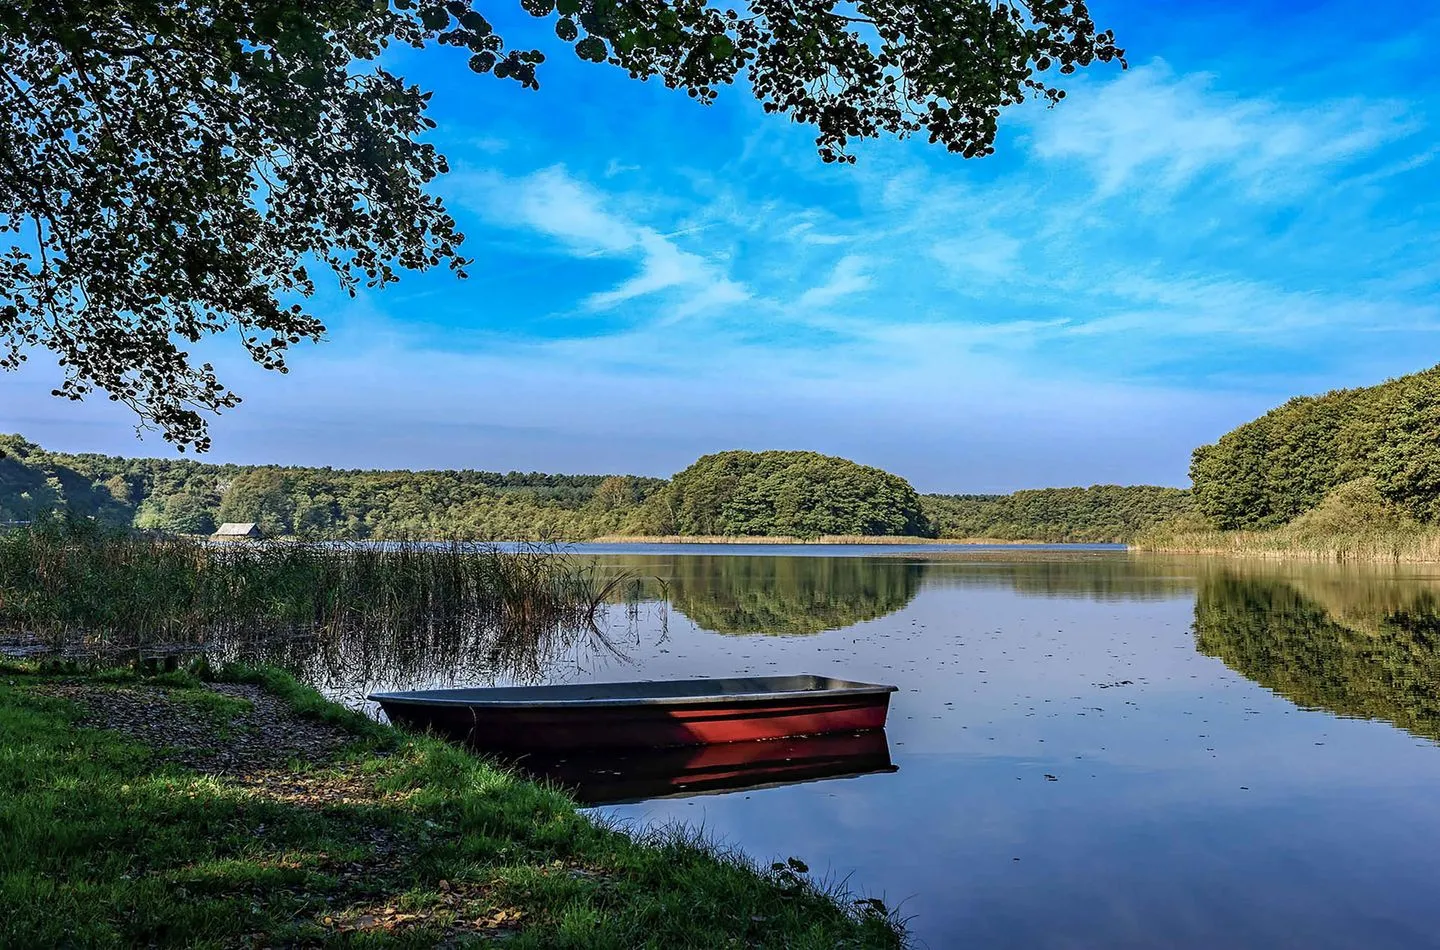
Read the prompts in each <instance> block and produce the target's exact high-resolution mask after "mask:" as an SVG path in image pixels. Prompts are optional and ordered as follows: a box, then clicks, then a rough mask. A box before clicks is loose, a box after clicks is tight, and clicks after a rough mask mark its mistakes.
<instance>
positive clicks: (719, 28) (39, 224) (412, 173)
mask: <svg viewBox="0 0 1440 950" xmlns="http://www.w3.org/2000/svg"><path fill="white" fill-rule="evenodd" d="M479 6H480V5H479V4H477V3H475V2H473V0H443V2H442V0H418V2H417V0H392V2H389V3H387V2H381V0H324V2H320V0H211V2H208V3H198V4H197V3H187V2H180V0H80V2H59V0H12V2H8V3H5V2H0V109H3V110H4V111H5V113H6V116H7V121H6V123H5V124H4V126H3V128H0V368H5V369H14V368H16V367H18V366H19V365H20V364H21V363H22V362H23V361H25V359H26V358H27V353H28V352H29V351H31V350H33V349H37V348H39V349H46V350H50V351H52V352H54V353H55V354H57V355H58V356H59V357H60V360H61V364H62V366H63V367H64V373H65V376H64V380H63V382H62V384H61V385H60V387H59V389H57V390H56V391H55V392H56V395H60V396H64V397H68V398H70V399H81V398H83V397H85V396H87V395H89V394H91V393H93V392H94V391H96V390H97V389H98V390H100V391H103V392H104V393H106V394H107V395H108V396H109V397H110V398H111V399H115V400H118V401H120V402H123V403H125V404H127V405H128V406H130V407H131V408H133V409H134V410H135V411H136V412H137V413H139V414H140V416H141V418H142V419H144V420H146V421H148V422H150V423H153V424H155V425H157V426H158V427H159V428H160V429H161V430H162V431H163V432H164V434H165V436H166V437H167V438H168V439H170V440H172V441H173V442H175V443H176V444H177V445H178V446H179V447H180V448H182V449H183V448H185V447H187V446H193V447H195V448H196V449H198V450H204V449H205V448H207V447H208V446H209V436H208V434H207V429H206V423H205V414H206V413H208V412H215V411H219V410H222V409H226V408H229V407H233V406H234V405H236V404H237V403H238V401H239V397H238V396H237V395H236V394H235V393H234V392H232V391H231V390H229V389H228V388H227V387H226V386H225V385H224V384H223V383H221V382H220V380H219V379H217V378H216V375H215V371H214V369H213V367H212V366H211V365H210V364H209V363H205V362H197V361H196V360H195V359H193V358H192V356H191V354H190V352H189V351H188V349H187V347H190V346H194V345H196V344H199V343H200V342H201V341H202V340H203V339H205V338H206V337H209V336H211V335H215V334H221V333H226V332H227V331H232V332H233V333H234V334H235V335H238V336H239V338H240V340H241V341H242V342H243V344H244V346H245V347H246V348H247V349H248V351H249V353H250V355H251V357H252V358H253V359H254V360H255V361H256V362H257V363H259V364H260V365H262V366H264V367H266V368H267V369H273V370H277V371H281V372H283V371H285V369H286V362H285V361H286V354H287V350H288V348H289V347H291V346H292V345H294V344H297V343H299V342H301V341H302V340H318V339H320V338H321V336H322V334H323V333H324V330H325V327H324V325H323V324H322V322H321V321H320V320H319V319H318V318H317V317H316V316H315V315H314V314H313V313H311V312H309V311H308V310H307V309H306V308H305V307H304V305H303V303H302V302H301V301H303V300H304V299H305V298H307V297H309V296H310V295H311V294H312V293H313V292H314V290H315V286H316V283H315V282H316V280H317V279H318V275H317V272H324V271H328V272H329V273H330V274H331V275H332V276H333V277H334V278H336V279H338V280H339V282H340V285H341V286H342V287H343V288H344V289H345V290H346V291H348V292H349V293H351V294H354V293H355V292H356V291H357V290H358V289H359V288H360V287H362V286H370V287H377V286H383V285H385V284H388V283H391V282H392V281H394V280H396V279H397V278H398V273H399V271H401V270H405V269H425V268H429V267H435V266H440V265H445V266H448V267H450V268H452V269H454V270H455V271H456V272H457V273H459V274H461V275H462V276H463V274H464V266H465V264H466V261H465V259H464V257H463V256H462V255H461V253H460V244H461V241H462V235H461V234H460V233H458V231H457V230H456V226H455V222H454V220H453V219H452V218H451V217H450V215H449V214H448V213H447V212H446V210H445V209H444V207H443V206H442V204H441V203H440V201H439V199H438V198H436V197H434V196H433V195H432V194H431V193H430V191H429V188H428V186H429V185H430V183H431V181H432V180H433V179H434V178H435V177H436V176H437V175H440V174H442V173H444V172H445V171H446V170H447V166H446V162H445V159H444V157H443V156H442V155H440V154H439V153H438V152H437V151H436V150H435V148H434V147H433V146H432V145H430V144H428V143H426V142H424V141H423V140H422V136H423V134H424V132H425V131H426V130H427V129H429V128H430V127H432V126H433V124H434V123H433V122H432V121H431V120H430V119H429V118H428V117H427V116H426V115H425V110H426V105H427V101H428V99H429V94H428V93H427V92H425V91H423V90H421V89H419V88H418V87H416V86H415V85H413V84H411V83H407V82H406V81H405V80H404V78H403V77H401V76H399V75H396V74H395V73H393V72H391V71H390V70H389V69H387V68H386V67H385V66H384V65H382V63H381V56H382V54H383V53H384V51H385V50H386V49H387V48H388V47H390V46H392V45H397V44H398V45H404V46H410V47H415V48H423V47H427V46H448V47H454V48H457V49H458V50H461V51H463V52H464V53H465V54H467V55H468V63H469V67H470V69H471V70H473V71H475V72H477V73H483V74H489V75H492V76H495V77H498V78H502V79H508V80H512V81H515V82H517V83H519V84H520V85H521V86H523V87H526V88H536V87H538V84H539V79H538V72H537V68H538V67H539V66H540V65H541V63H542V62H543V61H544V58H545V57H544V55H543V54H542V53H541V52H540V51H539V50H538V49H525V48H511V47H508V46H507V45H506V43H505V42H504V41H503V40H502V39H501V37H500V36H499V35H497V34H496V32H495V30H494V28H493V26H492V24H491V22H490V20H489V19H488V18H487V16H486V14H485V12H483V11H482V10H481V9H480V8H479ZM521 6H522V7H523V8H524V9H525V10H526V11H528V12H529V13H531V14H533V15H534V16H535V17H537V18H540V19H543V20H545V21H547V22H548V23H549V24H550V25H551V27H552V28H553V31H554V33H555V35H556V36H557V37H558V38H559V39H560V40H561V41H564V42H566V43H569V44H572V45H573V49H574V52H575V53H576V54H577V55H579V56H580V57H581V58H582V59H586V60H592V61H595V62H608V63H610V64H612V65H615V66H618V67H620V68H622V69H624V70H626V71H627V72H628V73H629V74H630V75H631V76H633V77H635V78H638V79H648V78H651V77H654V78H658V79H659V80H660V81H662V82H663V83H665V84H666V85H667V86H670V87H672V88H677V89H684V90H685V91H686V92H688V93H689V94H690V95H691V96H692V97H694V98H696V99H699V100H700V101H702V102H711V101H713V100H714V98H715V96H716V94H717V89H718V87H720V86H723V85H725V84H728V83H731V82H734V81H735V80H736V79H737V78H743V79H744V80H745V81H746V83H747V84H748V86H749V89H750V90H751V92H752V93H753V94H754V95H755V96H756V97H757V98H758V99H759V100H760V101H761V102H762V103H763V106H764V108H765V110H766V111H768V112H777V113H782V114H786V115H789V116H790V117H791V118H792V119H793V120H794V121H797V122H803V123H808V124H810V125H813V126H814V127H815V128H816V130H817V137H816V144H817V146H818V148H819V150H820V154H821V156H822V157H823V158H824V159H825V160H826V161H837V160H842V161H850V160H853V156H851V155H850V154H849V153H848V151H847V146H848V145H849V143H850V142H851V140H853V139H856V138H867V137H874V136H880V135H886V134H890V135H899V136H905V135H910V134H915V133H923V134H926V135H927V136H928V137H929V138H930V140H931V141H933V142H936V143H939V144H942V145H944V146H945V147H946V148H947V149H949V150H951V151H954V152H959V153H961V154H963V155H966V156H976V155H984V154H987V153H989V152H991V151H993V143H994V139H995V134H996V128H997V119H998V116H999V113H1000V111H1001V110H1002V109H1003V108H1004V107H1006V106H1009V105H1012V104H1014V103H1017V102H1019V101H1020V100H1021V99H1023V98H1025V97H1026V96H1035V97H1038V98H1040V99H1043V100H1045V101H1048V102H1052V103H1053V102H1058V101H1059V100H1060V99H1061V98H1062V97H1063V96H1064V92H1063V90H1061V89H1060V88H1058V86H1056V85H1055V83H1054V82H1053V81H1051V80H1050V79H1049V78H1047V77H1049V76H1051V75H1054V74H1059V75H1066V74H1069V73H1072V72H1074V71H1075V70H1076V69H1077V68H1079V67H1083V66H1086V65H1089V64H1090V63H1092V62H1095V61H1101V62H1107V61H1112V60H1117V59H1120V60H1121V62H1123V59H1121V56H1122V51H1121V50H1119V49H1117V48H1116V46H1115V42H1114V37H1113V36H1112V35H1111V34H1110V33H1109V32H1108V31H1101V30H1099V29H1097V27H1096V25H1095V23H1094V22H1093V20H1092V19H1091V17H1090V15H1089V12H1088V10H1087V9H1086V6H1085V4H1084V2H1083V0H1009V2H998V3H996V2H992V0H942V2H926V3H913V2H904V0H901V2H897V0H859V2H854V3H843V4H842V3H840V2H839V0H756V2H753V3H751V4H750V5H749V6H748V7H747V8H746V9H744V10H742V11H736V10H733V9H721V8H718V7H712V6H710V5H708V4H707V3H705V2H704V0H521ZM5 237H9V239H10V240H9V241H8V242H6V241H4V238H5ZM7 243H8V245H9V246H8V248H7V247H6V244H7Z"/></svg>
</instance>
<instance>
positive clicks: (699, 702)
mask: <svg viewBox="0 0 1440 950" xmlns="http://www.w3.org/2000/svg"><path fill="white" fill-rule="evenodd" d="M804 675H810V674H804ZM734 678H736V679H742V678H743V679H749V678H751V677H734ZM775 678H776V679H788V678H789V677H775ZM817 678H818V677H817ZM724 679H725V678H724V677H719V678H715V680H714V681H715V682H723V681H724ZM826 679H831V678H829V677H826ZM831 681H832V682H835V683H844V684H845V685H844V686H830V687H827V688H824V689H790V690H768V691H763V692H749V693H696V694H692V695H688V696H650V697H645V696H615V697H602V698H590V697H582V698H578V699H561V698H556V699H533V698H532V699H484V698H462V697H453V698H452V697H446V696H443V695H430V696H427V695H425V694H426V693H427V692H432V693H459V692H466V691H468V690H466V689H465V688H463V687H461V688H458V689H444V690H433V691H430V690H405V691H399V692H389V693H370V694H369V695H367V696H366V697H365V698H366V699H367V700H369V701H370V702H374V703H379V704H380V705H382V706H384V705H386V704H387V703H393V704H395V705H401V706H429V707H436V706H459V707H463V708H469V709H555V708H574V707H581V708H589V707H625V706H714V705H721V704H733V703H760V702H765V703H769V702H780V701H786V700H795V699H813V700H825V699H840V698H850V697H861V696H888V695H889V694H890V693H894V692H897V691H898V690H899V687H898V686H890V685H885V684H881V683H861V682H857V681H853V680H834V679H831ZM664 682H666V681H665V680H654V681H648V682H625V683H593V684H585V685H592V686H595V687H605V686H648V685H658V684H663V683H664ZM680 682H697V680H682V681H680ZM566 685H570V684H566ZM514 688H516V687H493V686H492V687H486V686H477V687H473V690H474V691H475V692H477V693H484V692H486V691H488V690H492V689H514ZM519 688H522V689H536V690H543V689H546V688H547V687H544V686H536V687H519Z"/></svg>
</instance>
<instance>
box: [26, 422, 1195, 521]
mask: <svg viewBox="0 0 1440 950" xmlns="http://www.w3.org/2000/svg"><path fill="white" fill-rule="evenodd" d="M0 453H3V457H0V522H7V521H25V520H31V519H34V518H36V517H41V516H45V515H48V514H51V513H58V512H64V511H69V512H72V513H75V514H78V515H80V516H82V517H88V518H95V519H97V520H100V521H104V522H107V523H110V524H116V525H124V526H133V527H135V528H139V529H142V530H150V531H164V532H173V533H180V534H209V533H210V532H212V531H214V529H215V528H216V526H217V525H219V524H221V523H223V522H227V521H231V522H256V523H258V524H259V525H260V526H261V528H262V530H263V531H264V532H265V533H266V534H267V535H270V536H272V537H280V536H300V537H316V538H335V539H386V538H401V537H408V538H426V537H431V538H466V539H477V540H500V539H504V540H583V539H587V538H595V537H600V536H603V535H735V536H793V537H802V538H804V537H818V536H821V535H870V536H915V537H945V538H962V537H985V538H995V539H1005V540H1038V541H1052V542H1058V541H1127V540H1129V539H1130V538H1132V537H1133V536H1134V535H1135V534H1136V533H1137V532H1138V531H1140V530H1143V529H1145V528H1147V527H1150V526H1152V525H1154V524H1156V523H1159V522H1162V521H1165V520H1168V519H1170V518H1173V517H1175V516H1177V515H1179V514H1183V513H1185V512H1187V511H1189V506H1190V498H1189V493H1188V492H1185V491H1182V490H1180V489H1175V488H1159V487H1154V486H1133V487H1123V486H1114V485H1101V486H1093V487H1091V488H1064V489H1040V490H1036V491H1022V492H1016V493H1015V494H1013V495H919V494H918V493H916V491H915V490H914V488H912V487H911V486H910V484H909V483H908V482H906V481H905V480H904V479H903V478H900V477H899V476H896V475H892V474H890V473H889V472H884V471H882V470H880V469H876V468H871V467H869V466H863V465H857V464H856V463H854V462H850V461H848V460H846V459H839V458H834V457H832V456H825V455H820V454H819V453H815V452H721V453H716V454H714V455H707V456H705V457H703V458H701V459H699V460H697V461H696V462H695V464H693V465H692V466H690V467H689V468H687V469H685V470H684V471H683V472H680V473H678V474H677V475H676V476H675V477H674V478H673V479H670V480H667V479H660V478H649V477H644V476H636V475H547V474H542V473H538V472H530V473H524V472H509V473H504V474H502V473H499V472H483V471H471V470H458V471H404V470H401V471H369V470H346V469H332V468H299V467H291V466H273V465H263V466H246V465H228V464H225V465H217V464H208V463H202V462H196V461H192V460H188V459H129V458H119V457H114V456H106V455H93V454H78V455H72V454H65V453H58V452H48V451H46V450H44V449H42V448H41V447H39V446H38V445H35V444H34V443H32V442H29V441H27V440H25V439H24V438H22V437H20V436H18V435H0Z"/></svg>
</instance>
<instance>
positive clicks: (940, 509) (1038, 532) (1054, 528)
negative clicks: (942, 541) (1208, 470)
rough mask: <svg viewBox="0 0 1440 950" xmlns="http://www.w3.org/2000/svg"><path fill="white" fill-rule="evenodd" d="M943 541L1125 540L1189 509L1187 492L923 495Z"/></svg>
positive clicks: (1128, 488)
mask: <svg viewBox="0 0 1440 950" xmlns="http://www.w3.org/2000/svg"><path fill="white" fill-rule="evenodd" d="M925 510H926V513H927V516H928V517H929V518H930V519H931V520H932V521H933V522H934V524H935V526H936V531H937V533H938V534H939V536H940V537H942V538H993V539H995V540H1000V541H1022V540H1023V541H1048V542H1052V543H1083V542H1092V543H1098V542H1125V541H1129V540H1131V539H1132V538H1134V537H1135V535H1136V534H1138V533H1139V532H1141V531H1143V530H1145V529H1146V528H1150V527H1154V526H1155V525H1158V524H1160V523H1162V522H1165V521H1169V520H1171V519H1173V518H1176V517H1179V516H1180V515H1183V514H1186V513H1187V512H1189V511H1190V510H1191V499H1190V493H1189V492H1188V491H1185V490H1184V489H1180V488H1167V487H1164V486H1159V485H1092V486H1090V487H1089V488H1038V489H1027V490H1024V491H1017V492H1014V493H1013V494H1009V495H926V496H925Z"/></svg>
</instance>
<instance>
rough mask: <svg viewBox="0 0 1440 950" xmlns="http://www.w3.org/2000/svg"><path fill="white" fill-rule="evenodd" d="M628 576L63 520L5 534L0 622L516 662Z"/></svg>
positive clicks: (446, 553)
mask: <svg viewBox="0 0 1440 950" xmlns="http://www.w3.org/2000/svg"><path fill="white" fill-rule="evenodd" d="M629 579H630V578H628V577H627V576H626V575H624V574H614V575H610V576H606V575H604V574H602V573H601V572H599V571H598V570H597V569H596V567H595V566H594V564H593V563H590V562H585V561H582V560H580V559H578V558H576V557H573V556H571V555H569V554H566V553H565V552H563V551H561V550H559V549H555V548H543V547H535V548H533V549H528V550H523V551H519V552H513V551H500V550H497V549H496V548H494V547H491V546H487V545H475V544H468V543H461V542H453V543H435V542H404V541H393V542H386V543H384V544H381V545H374V544H363V543H323V542H292V541H270V542H266V541H259V542H250V541H245V542H224V543H211V542H206V541H199V540H194V539H188V538H175V537H157V536H147V535H140V534H135V533H131V532H125V531H119V530H112V529H107V528H104V527H101V526H98V525H95V524H93V523H90V522H84V521H62V520H57V521H52V522H47V523H43V524H39V525H35V526H31V527H28V528H23V529H19V530H12V531H8V532H5V533H3V534H0V631H3V632H5V633H6V634H7V635H9V636H10V637H11V638H24V640H26V641H27V642H29V643H32V644H37V645H39V646H40V647H42V648H44V649H45V650H47V651H49V652H53V653H55V654H58V655H62V656H67V657H85V656H94V657H98V658H106V659H118V658H123V657H131V656H133V657H145V656H156V655H174V654H176V653H179V652H185V651H187V650H205V651H212V652H213V651H219V652H221V653H224V654H229V655H241V654H249V655H256V654H259V655H267V656H273V655H274V654H275V653H276V652H277V651H279V652H285V647H284V646H283V645H284V644H286V643H288V642H290V641H292V640H296V639H302V638H303V640H304V641H305V645H304V646H303V647H302V648H300V649H302V650H304V651H308V652H310V653H313V652H314V651H315V643H316V642H317V641H318V642H319V643H320V644H322V645H327V644H328V645H330V646H331V647H334V646H335V645H336V644H338V643H341V642H342V641H343V642H351V641H354V640H355V639H356V638H359V639H360V640H361V641H363V643H364V644H372V645H375V650H376V652H385V653H389V654H391V655H393V654H394V652H395V650H396V649H397V646H396V645H397V644H403V648H404V649H408V650H412V651H418V652H422V653H423V652H425V651H427V650H433V649H435V648H436V647H438V646H440V645H442V644H443V645H448V646H449V647H451V648H452V649H453V648H456V647H459V646H460V645H462V644H468V646H469V648H470V649H471V652H474V651H475V650H477V649H480V650H485V651H490V652H491V653H492V654H493V657H492V659H493V660H494V663H493V664H492V665H499V666H503V665H505V664H506V663H510V664H511V665H516V666H525V665H527V664H529V665H534V664H537V663H539V662H541V661H542V659H543V656H544V654H545V653H546V652H547V651H548V652H554V648H556V647H557V642H556V641H557V638H559V639H561V640H564V639H566V638H567V637H571V636H573V635H575V634H578V633H595V634H598V633H599V631H598V628H597V627H596V618H597V614H598V613H599V612H600V611H601V610H602V608H603V606H604V605H605V604H606V603H607V602H611V601H615V600H618V599H620V596H621V593H622V591H623V589H624V588H625V586H626V583H627V581H628V580H629ZM348 652H350V653H354V652H355V651H354V650H353V649H350V650H348ZM361 652H362V653H369V652H371V651H370V649H369V647H363V648H362V649H361ZM447 652H448V651H447ZM517 672H518V670H517Z"/></svg>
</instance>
